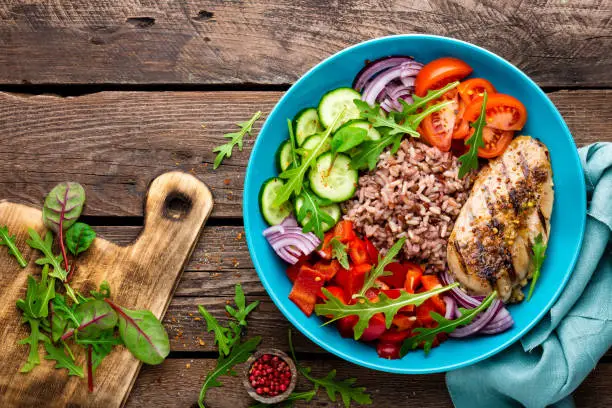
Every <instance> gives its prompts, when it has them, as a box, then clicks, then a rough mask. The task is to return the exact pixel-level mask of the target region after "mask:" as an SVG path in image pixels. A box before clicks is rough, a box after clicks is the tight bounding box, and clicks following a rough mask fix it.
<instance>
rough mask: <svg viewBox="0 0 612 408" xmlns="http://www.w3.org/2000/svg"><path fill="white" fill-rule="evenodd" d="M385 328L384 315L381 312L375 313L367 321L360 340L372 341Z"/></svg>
mask: <svg viewBox="0 0 612 408" xmlns="http://www.w3.org/2000/svg"><path fill="white" fill-rule="evenodd" d="M386 329H387V327H386V326H385V317H384V315H383V314H382V313H376V314H375V315H374V316H372V318H371V319H370V321H369V322H368V327H367V328H366V329H365V330H364V331H363V334H362V335H361V338H360V340H363V341H372V340H376V339H377V338H379V337H380V336H381V335H382V334H383V333H384V332H385V330H386Z"/></svg>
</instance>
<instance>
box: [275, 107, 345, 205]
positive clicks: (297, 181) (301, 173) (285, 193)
mask: <svg viewBox="0 0 612 408" xmlns="http://www.w3.org/2000/svg"><path fill="white" fill-rule="evenodd" d="M345 110H346V109H343V110H342V111H341V112H340V113H338V116H336V118H335V119H334V121H333V123H332V124H331V126H330V127H328V128H327V129H326V130H325V132H323V133H322V134H321V141H320V142H319V144H318V145H316V146H315V147H314V148H313V149H312V150H310V151H309V152H308V155H307V156H305V157H303V161H302V162H301V163H300V164H299V165H298V166H297V167H295V168H290V169H287V170H285V171H283V172H282V173H281V174H280V175H279V176H278V177H280V178H282V179H286V180H287V181H286V182H285V184H283V186H282V187H281V188H280V189H279V191H278V194H277V196H276V199H275V200H274V202H273V203H272V205H274V206H281V205H282V204H283V203H285V202H286V201H287V200H289V198H290V197H291V194H293V193H295V194H296V195H297V194H300V191H302V184H303V182H304V177H305V176H306V172H307V171H308V170H309V169H310V167H312V166H313V165H314V163H315V159H316V158H317V157H318V156H319V153H321V151H322V149H323V147H324V146H325V144H326V143H327V141H328V139H329V136H330V135H331V132H332V129H334V127H335V126H336V123H337V122H338V120H339V119H340V117H341V116H342V115H343V114H344V111H345Z"/></svg>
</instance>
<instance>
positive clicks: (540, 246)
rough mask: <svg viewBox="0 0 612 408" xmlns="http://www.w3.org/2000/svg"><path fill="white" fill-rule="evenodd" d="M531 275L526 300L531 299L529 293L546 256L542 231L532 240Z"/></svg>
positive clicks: (531, 292) (531, 291)
mask: <svg viewBox="0 0 612 408" xmlns="http://www.w3.org/2000/svg"><path fill="white" fill-rule="evenodd" d="M531 250H532V251H533V258H532V264H533V277H532V278H531V286H530V287H529V294H528V295H527V301H529V300H530V299H531V295H533V290H534V289H535V285H536V282H537V281H538V278H539V277H540V270H541V269H542V264H543V263H544V258H546V255H545V252H546V244H544V242H543V240H542V233H540V234H538V236H537V237H535V240H534V242H533V248H532V249H531Z"/></svg>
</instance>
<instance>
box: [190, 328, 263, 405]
mask: <svg viewBox="0 0 612 408" xmlns="http://www.w3.org/2000/svg"><path fill="white" fill-rule="evenodd" d="M260 341H261V337H259V336H258V337H253V338H252V339H249V340H247V341H245V342H244V343H240V344H237V345H236V346H235V347H233V348H232V351H231V353H230V354H229V355H228V356H223V355H219V359H218V360H217V366H216V367H215V369H214V370H213V371H211V372H210V373H208V374H207V375H206V378H205V379H204V384H203V385H202V389H201V390H200V396H199V397H198V405H199V406H200V408H205V406H204V398H206V392H207V391H208V390H209V389H210V388H212V387H221V386H222V384H221V382H219V380H218V378H219V377H220V376H222V375H236V373H235V372H234V370H233V367H234V366H235V365H236V364H240V363H244V362H246V361H247V360H248V359H249V357H250V356H251V354H252V353H253V351H254V350H255V349H256V348H257V346H258V345H259V342H260Z"/></svg>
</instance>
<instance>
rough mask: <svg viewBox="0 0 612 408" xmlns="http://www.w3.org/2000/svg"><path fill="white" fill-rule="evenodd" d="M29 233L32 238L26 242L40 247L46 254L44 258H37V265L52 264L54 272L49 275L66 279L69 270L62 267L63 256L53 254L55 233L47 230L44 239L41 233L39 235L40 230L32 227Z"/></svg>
mask: <svg viewBox="0 0 612 408" xmlns="http://www.w3.org/2000/svg"><path fill="white" fill-rule="evenodd" d="M28 233H29V234H30V239H28V240H27V241H26V243H27V244H28V245H29V246H30V247H31V248H33V249H38V250H39V251H40V252H42V253H43V255H44V258H38V259H37V260H36V265H51V266H52V267H53V272H51V273H50V274H49V276H52V277H54V278H57V279H59V280H60V281H62V282H63V281H65V280H66V276H67V275H68V272H66V271H65V270H64V268H63V267H62V259H63V257H62V256H61V255H53V249H52V245H53V235H52V234H51V231H47V234H46V235H45V240H44V241H43V240H42V238H41V237H40V235H38V232H36V231H35V230H33V229H32V228H28Z"/></svg>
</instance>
